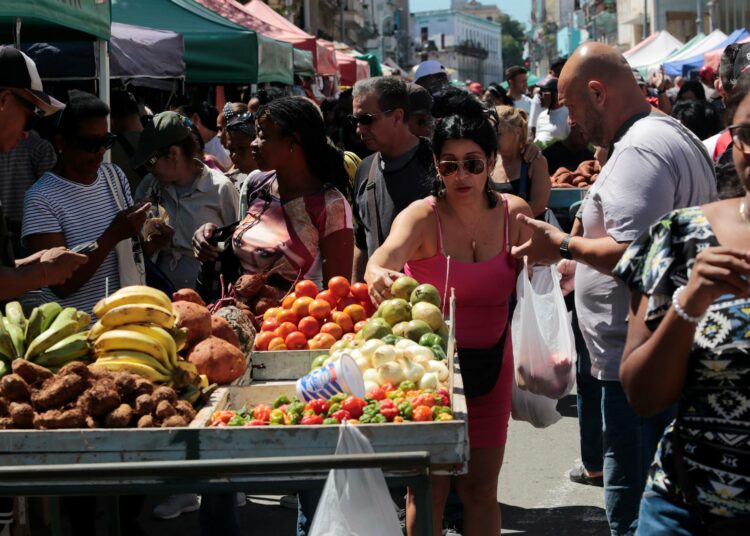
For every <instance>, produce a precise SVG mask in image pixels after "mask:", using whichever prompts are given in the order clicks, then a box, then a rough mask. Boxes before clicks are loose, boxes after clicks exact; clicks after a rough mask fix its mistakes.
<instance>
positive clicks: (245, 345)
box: [215, 305, 256, 355]
mask: <svg viewBox="0 0 750 536" xmlns="http://www.w3.org/2000/svg"><path fill="white" fill-rule="evenodd" d="M215 316H220V317H221V318H223V319H224V320H226V321H227V322H229V325H230V326H232V329H233V330H234V332H235V334H236V335H237V338H238V339H239V341H240V345H239V348H240V350H242V353H244V354H245V355H247V354H249V353H250V351H251V350H252V349H253V343H254V342H255V333H256V331H255V328H254V327H253V325H252V324H251V322H250V320H248V318H247V316H246V315H245V314H244V313H243V312H242V311H241V310H240V309H238V308H237V307H234V306H231V305H229V306H227V307H222V308H221V309H219V310H218V311H216V313H215Z"/></svg>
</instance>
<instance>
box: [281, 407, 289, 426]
mask: <svg viewBox="0 0 750 536" xmlns="http://www.w3.org/2000/svg"><path fill="white" fill-rule="evenodd" d="M279 409H281V408H279ZM283 413H284V425H285V426H289V425H290V424H292V416H291V415H290V414H289V413H287V412H286V411H284V412H283Z"/></svg>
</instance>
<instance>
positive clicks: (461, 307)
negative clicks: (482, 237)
mask: <svg viewBox="0 0 750 536" xmlns="http://www.w3.org/2000/svg"><path fill="white" fill-rule="evenodd" d="M502 199H503V209H504V219H505V237H504V240H503V248H502V250H501V251H500V253H499V254H498V255H497V256H495V257H493V258H492V259H489V260H486V261H481V262H465V261H459V260H455V259H451V258H449V257H448V256H446V254H445V251H444V249H443V233H442V228H441V226H440V215H439V214H438V211H437V206H436V205H435V200H434V198H431V197H430V198H428V199H426V201H427V203H429V204H430V206H432V210H433V211H434V213H435V222H436V224H437V243H438V253H437V255H434V256H433V257H429V258H426V259H420V260H416V261H409V262H408V263H407V264H406V266H405V267H404V272H405V273H406V274H407V275H409V276H411V277H413V278H414V279H416V280H417V281H419V282H420V283H430V284H431V285H434V286H435V287H436V288H437V289H438V290H439V291H440V295H441V296H446V301H447V299H448V298H450V289H451V288H454V289H455V294H456V319H455V320H456V342H457V344H458V346H459V347H462V348H491V347H493V346H495V345H496V344H497V343H498V341H499V340H500V337H501V336H502V334H503V330H504V329H505V325H506V323H507V322H508V300H509V298H510V296H511V294H512V293H513V290H514V289H515V284H516V261H515V259H514V258H513V256H511V254H510V243H509V239H508V237H509V234H508V201H507V199H506V197H505V195H503V196H502ZM446 287H447V288H448V293H447V294H446V292H445V289H446ZM445 312H446V313H447V305H446V307H445Z"/></svg>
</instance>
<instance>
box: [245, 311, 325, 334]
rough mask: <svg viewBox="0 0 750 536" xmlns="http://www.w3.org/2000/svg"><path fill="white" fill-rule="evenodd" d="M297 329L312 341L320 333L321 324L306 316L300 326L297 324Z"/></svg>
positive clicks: (315, 319)
mask: <svg viewBox="0 0 750 536" xmlns="http://www.w3.org/2000/svg"><path fill="white" fill-rule="evenodd" d="M297 328H298V329H299V330H300V331H301V332H302V333H304V334H305V337H307V338H308V339H312V338H313V337H315V335H317V334H318V333H320V322H318V319H317V318H314V317H312V316H306V317H305V318H303V319H302V320H300V321H299V324H297ZM256 340H257V339H256Z"/></svg>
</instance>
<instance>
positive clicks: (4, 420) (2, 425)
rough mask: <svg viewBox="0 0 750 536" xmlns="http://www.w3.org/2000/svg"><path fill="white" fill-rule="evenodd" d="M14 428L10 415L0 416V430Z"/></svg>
mask: <svg viewBox="0 0 750 536" xmlns="http://www.w3.org/2000/svg"><path fill="white" fill-rule="evenodd" d="M13 428H15V426H13V419H11V418H10V417H0V430H12V429H13Z"/></svg>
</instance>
